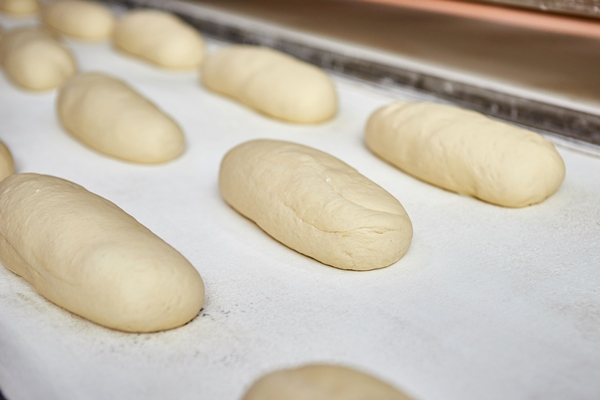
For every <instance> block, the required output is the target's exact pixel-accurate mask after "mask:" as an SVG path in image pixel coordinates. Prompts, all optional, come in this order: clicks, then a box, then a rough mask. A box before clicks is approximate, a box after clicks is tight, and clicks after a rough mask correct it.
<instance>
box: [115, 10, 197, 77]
mask: <svg viewBox="0 0 600 400" xmlns="http://www.w3.org/2000/svg"><path fill="white" fill-rule="evenodd" d="M113 40H114V45H115V47H116V48H117V49H119V50H121V51H123V52H125V53H127V54H130V55H133V56H136V57H139V58H141V59H144V60H146V61H149V62H151V63H153V64H156V65H157V66H159V67H163V68H171V69H190V68H196V67H198V66H199V65H200V64H201V63H202V60H203V58H204V40H203V39H202V36H201V35H200V33H199V32H198V31H197V30H195V29H194V28H192V27H191V26H189V25H188V24H186V23H185V22H183V21H181V20H180V19H179V18H177V17H176V16H174V15H172V14H170V13H167V12H164V11H159V10H135V11H131V12H129V13H127V14H125V16H124V17H122V18H121V19H120V20H119V21H118V22H117V25H116V27H115V31H114V37H113Z"/></svg>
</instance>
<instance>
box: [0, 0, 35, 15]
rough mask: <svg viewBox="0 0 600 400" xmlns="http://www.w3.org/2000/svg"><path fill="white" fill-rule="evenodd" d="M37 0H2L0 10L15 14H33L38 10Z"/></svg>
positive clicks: (0, 0)
mask: <svg viewBox="0 0 600 400" xmlns="http://www.w3.org/2000/svg"><path fill="white" fill-rule="evenodd" d="M38 8H39V7H38V3H37V1H36V0H0V11H1V12H5V13H8V14H14V15H31V14H35V13H36V12H37V11H38Z"/></svg>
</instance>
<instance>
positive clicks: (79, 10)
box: [42, 0, 115, 40]
mask: <svg viewBox="0 0 600 400" xmlns="http://www.w3.org/2000/svg"><path fill="white" fill-rule="evenodd" d="M42 21H43V22H44V23H45V24H46V26H48V27H49V28H50V29H52V30H54V31H56V32H58V33H60V34H63V35H65V36H70V37H74V38H77V39H85V40H102V39H107V38H109V37H110V36H111V34H112V31H113V27H114V24H115V17H114V16H113V14H112V12H111V11H110V9H109V8H108V7H107V6H105V5H103V4H100V3H96V2H93V1H84V0H61V1H52V2H50V3H48V4H46V5H45V6H44V7H43V8H42Z"/></svg>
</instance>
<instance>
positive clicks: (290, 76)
mask: <svg viewBox="0 0 600 400" xmlns="http://www.w3.org/2000/svg"><path fill="white" fill-rule="evenodd" d="M202 83H203V85H204V86H206V87H207V88H209V89H210V90H213V91H215V92H218V93H221V94H225V95H227V96H229V97H232V98H234V99H236V100H238V101H240V102H242V103H244V104H246V105H248V106H250V107H252V108H254V109H256V110H258V111H260V112H262V113H264V114H266V115H268V116H271V117H275V118H279V119H282V120H284V121H290V122H297V123H317V122H322V121H325V120H328V119H330V118H332V117H333V116H334V115H335V113H336V112H337V107H338V105H337V103H338V101H337V94H336V90H335V85H334V84H333V81H332V80H331V78H330V77H329V76H328V75H327V74H326V73H325V72H324V71H323V70H322V69H320V68H317V67H315V66H314V65H311V64H308V63H306V62H303V61H300V60H298V59H296V58H294V57H292V56H289V55H287V54H285V53H282V52H280V51H276V50H272V49H269V48H266V47H257V46H244V45H239V46H230V47H227V48H225V49H223V50H221V51H218V52H216V53H214V54H211V55H209V56H208V57H207V59H206V61H205V62H204V65H203V67H202Z"/></svg>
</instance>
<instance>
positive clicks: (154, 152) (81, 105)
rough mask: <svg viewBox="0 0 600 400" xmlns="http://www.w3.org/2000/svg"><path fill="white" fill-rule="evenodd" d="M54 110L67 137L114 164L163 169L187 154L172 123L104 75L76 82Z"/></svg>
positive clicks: (60, 96) (81, 76) (63, 92)
mask: <svg viewBox="0 0 600 400" xmlns="http://www.w3.org/2000/svg"><path fill="white" fill-rule="evenodd" d="M56 107H57V112H58V118H59V120H60V122H61V124H62V126H63V127H64V128H65V130H66V131H67V132H69V133H70V134H71V135H73V136H74V137H75V138H77V139H78V140H80V141H81V142H82V143H84V144H86V145H87V146H89V147H91V148H93V149H95V150H98V151H100V152H102V153H104V154H108V155H110V156H113V157H116V158H120V159H123V160H127V161H133V162H138V163H162V162H166V161H169V160H172V159H174V158H176V157H177V156H179V155H180V154H181V153H182V152H183V150H184V148H185V138H184V135H183V132H182V131H181V129H180V128H179V126H178V125H177V123H176V122H175V121H174V120H173V119H171V118H170V117H169V116H167V115H166V114H165V113H163V112H162V111H161V110H160V109H159V108H158V107H156V106H155V105H154V104H153V103H151V102H150V101H148V100H147V99H145V98H144V97H143V96H142V95H141V94H139V93H138V92H136V91H135V90H133V89H132V88H131V87H129V86H128V85H127V84H126V83H125V82H123V81H121V80H118V79H115V78H112V77H109V76H106V75H102V74H99V73H84V74H79V75H76V76H74V77H73V78H71V79H70V80H69V81H67V82H66V83H65V84H64V85H63V86H62V87H61V89H60V91H59V93H58V98H57V102H56Z"/></svg>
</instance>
